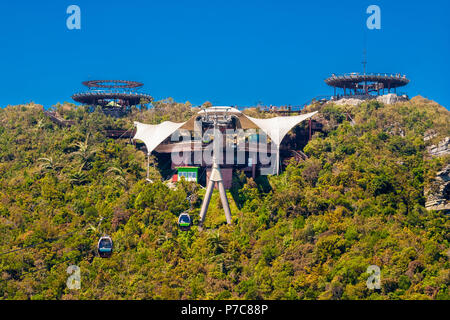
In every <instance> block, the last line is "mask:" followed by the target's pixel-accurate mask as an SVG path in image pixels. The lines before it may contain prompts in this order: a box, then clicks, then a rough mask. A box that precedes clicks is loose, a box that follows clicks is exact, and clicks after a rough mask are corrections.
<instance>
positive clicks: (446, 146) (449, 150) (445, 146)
mask: <svg viewBox="0 0 450 320" xmlns="http://www.w3.org/2000/svg"><path fill="white" fill-rule="evenodd" d="M424 140H425V139H424ZM427 151H428V154H429V155H430V156H432V157H442V156H445V155H447V154H450V137H446V138H445V139H444V140H442V141H441V142H439V143H438V144H437V145H432V146H429V147H428V148H427Z"/></svg>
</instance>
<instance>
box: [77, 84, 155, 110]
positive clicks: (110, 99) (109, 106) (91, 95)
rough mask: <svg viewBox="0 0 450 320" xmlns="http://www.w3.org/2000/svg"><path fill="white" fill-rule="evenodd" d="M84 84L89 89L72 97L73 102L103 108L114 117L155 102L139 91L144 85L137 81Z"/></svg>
mask: <svg viewBox="0 0 450 320" xmlns="http://www.w3.org/2000/svg"><path fill="white" fill-rule="evenodd" d="M82 84H83V85H84V86H86V87H88V88H89V89H88V90H87V91H86V92H80V93H75V94H74V95H72V99H73V100H75V101H77V102H79V103H82V104H85V105H89V106H92V107H96V106H101V107H102V108H103V110H104V111H108V112H109V113H111V114H114V115H123V114H126V113H127V112H129V111H130V110H131V107H132V106H137V105H141V107H142V105H147V104H148V103H151V102H152V101H153V98H152V96H150V95H149V94H146V93H142V92H139V91H138V89H140V88H141V87H142V86H143V85H144V84H143V83H141V82H137V81H128V80H89V81H84V82H82Z"/></svg>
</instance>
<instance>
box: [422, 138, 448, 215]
mask: <svg viewBox="0 0 450 320" xmlns="http://www.w3.org/2000/svg"><path fill="white" fill-rule="evenodd" d="M427 151H428V154H429V155H430V156H431V157H442V156H445V155H448V154H450V137H446V138H445V139H444V140H443V141H441V142H440V143H438V144H437V145H432V146H430V147H428V148H427ZM425 195H426V197H427V202H426V203H425V207H426V208H427V209H428V210H439V211H441V210H442V211H446V212H450V164H447V166H446V167H444V169H443V170H442V171H440V172H438V173H437V175H436V179H435V180H434V181H433V182H432V183H431V185H430V186H428V187H427V188H426V190H425Z"/></svg>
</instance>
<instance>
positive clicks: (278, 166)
mask: <svg viewBox="0 0 450 320" xmlns="http://www.w3.org/2000/svg"><path fill="white" fill-rule="evenodd" d="M279 174H280V146H279V145H277V176H278V175H279Z"/></svg>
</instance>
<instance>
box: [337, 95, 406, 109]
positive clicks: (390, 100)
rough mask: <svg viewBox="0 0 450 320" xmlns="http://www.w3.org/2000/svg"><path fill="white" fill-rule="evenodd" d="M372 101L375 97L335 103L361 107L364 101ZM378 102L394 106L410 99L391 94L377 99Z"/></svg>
mask: <svg viewBox="0 0 450 320" xmlns="http://www.w3.org/2000/svg"><path fill="white" fill-rule="evenodd" d="M372 99H375V97H369V98H368V97H367V96H352V97H344V98H342V99H339V100H337V101H335V102H334V103H335V104H337V105H351V106H357V105H360V104H361V103H363V102H364V101H367V100H372ZM376 100H377V101H378V102H381V103H384V104H394V103H397V102H403V101H408V100H409V99H408V97H407V96H405V95H403V96H398V95H396V94H395V93H389V94H385V95H383V96H378V97H376Z"/></svg>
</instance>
